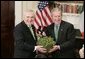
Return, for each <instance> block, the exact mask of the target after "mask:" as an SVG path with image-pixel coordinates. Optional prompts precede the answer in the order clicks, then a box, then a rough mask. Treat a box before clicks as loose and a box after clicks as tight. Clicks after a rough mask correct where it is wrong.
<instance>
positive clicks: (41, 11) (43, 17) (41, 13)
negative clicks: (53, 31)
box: [41, 11, 48, 26]
mask: <svg viewBox="0 0 85 59" xmlns="http://www.w3.org/2000/svg"><path fill="white" fill-rule="evenodd" d="M41 15H42V18H43V19H42V20H43V21H44V22H45V26H46V25H48V24H47V22H46V19H45V18H44V15H43V12H42V11H41Z"/></svg>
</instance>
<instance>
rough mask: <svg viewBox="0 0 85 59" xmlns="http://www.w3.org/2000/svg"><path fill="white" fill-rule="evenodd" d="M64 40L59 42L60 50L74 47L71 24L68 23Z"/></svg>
mask: <svg viewBox="0 0 85 59" xmlns="http://www.w3.org/2000/svg"><path fill="white" fill-rule="evenodd" d="M66 40H67V41H65V42H63V43H62V44H60V49H61V51H65V50H69V49H73V48H74V47H75V32H74V27H73V25H70V26H69V27H68V29H67V32H66Z"/></svg>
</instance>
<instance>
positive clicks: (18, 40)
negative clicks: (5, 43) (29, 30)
mask: <svg viewBox="0 0 85 59" xmlns="http://www.w3.org/2000/svg"><path fill="white" fill-rule="evenodd" d="M14 38H15V46H16V47H17V48H19V49H25V50H28V51H30V52H31V51H33V50H34V46H32V45H29V44H27V43H26V42H24V40H25V38H24V35H23V31H22V30H21V29H16V28H15V29H14Z"/></svg>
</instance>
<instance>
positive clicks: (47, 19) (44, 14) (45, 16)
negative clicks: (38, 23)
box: [42, 10, 50, 26]
mask: <svg viewBox="0 0 85 59" xmlns="http://www.w3.org/2000/svg"><path fill="white" fill-rule="evenodd" d="M42 12H43V16H44V18H45V19H46V22H47V25H46V26H48V25H49V24H50V21H49V18H48V17H47V15H46V13H45V12H44V10H43V11H42Z"/></svg>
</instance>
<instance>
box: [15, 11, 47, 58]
mask: <svg viewBox="0 0 85 59" xmlns="http://www.w3.org/2000/svg"><path fill="white" fill-rule="evenodd" d="M33 20H34V13H33V11H32V10H28V11H26V12H24V18H23V21H22V22H21V23H19V24H18V25H16V27H15V29H14V38H15V42H14V43H15V49H14V58H33V57H35V55H36V53H35V52H36V51H39V52H41V53H45V52H46V49H45V48H43V46H37V45H36V41H37V37H36V33H35V27H34V26H33Z"/></svg>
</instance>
